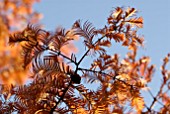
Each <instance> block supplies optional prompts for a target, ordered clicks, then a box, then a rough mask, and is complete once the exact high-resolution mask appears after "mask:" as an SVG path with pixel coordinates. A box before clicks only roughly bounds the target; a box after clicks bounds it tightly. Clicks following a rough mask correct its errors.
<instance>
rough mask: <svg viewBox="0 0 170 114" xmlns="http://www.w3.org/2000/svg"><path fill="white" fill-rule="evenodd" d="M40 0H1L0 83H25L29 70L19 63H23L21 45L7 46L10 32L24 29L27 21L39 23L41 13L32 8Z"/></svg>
mask: <svg viewBox="0 0 170 114" xmlns="http://www.w3.org/2000/svg"><path fill="white" fill-rule="evenodd" d="M35 2H38V0H0V58H1V61H0V83H4V84H10V83H12V84H23V83H24V81H25V80H26V74H27V71H24V70H23V69H22V67H20V66H19V65H18V66H16V65H17V64H22V61H21V58H19V57H18V54H19V53H18V52H20V51H21V47H20V46H15V47H13V48H11V47H9V46H7V45H8V38H9V34H11V33H12V32H14V31H17V30H22V29H23V28H25V26H26V25H27V22H28V21H29V22H31V23H37V21H38V20H39V19H40V18H41V14H39V13H37V12H36V11H34V10H33V9H32V6H33V4H34V3H35Z"/></svg>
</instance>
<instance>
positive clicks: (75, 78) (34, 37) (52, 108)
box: [0, 1, 170, 114]
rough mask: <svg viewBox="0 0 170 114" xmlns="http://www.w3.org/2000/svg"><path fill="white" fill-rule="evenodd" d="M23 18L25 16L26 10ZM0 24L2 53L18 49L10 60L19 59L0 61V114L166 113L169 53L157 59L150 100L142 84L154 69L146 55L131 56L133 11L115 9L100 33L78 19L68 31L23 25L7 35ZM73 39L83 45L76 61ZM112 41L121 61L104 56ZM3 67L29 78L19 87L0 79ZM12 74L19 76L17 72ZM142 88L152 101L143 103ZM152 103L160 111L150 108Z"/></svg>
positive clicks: (135, 25) (136, 22)
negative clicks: (158, 74)
mask: <svg viewBox="0 0 170 114" xmlns="http://www.w3.org/2000/svg"><path fill="white" fill-rule="evenodd" d="M32 2H33V1H32ZM0 3H1V2H0ZM4 11H5V10H4ZM29 11H30V10H29ZM22 13H23V12H22ZM27 15H28V17H29V15H30V14H29V12H27ZM1 18H2V17H0V19H1ZM1 20H2V19H1ZM1 20H0V21H1ZM0 26H2V25H0ZM3 26H4V27H1V28H3V29H4V30H1V31H5V30H6V31H7V32H6V33H5V34H4V35H7V36H5V37H2V36H0V37H1V39H0V41H1V40H2V41H3V39H2V38H4V39H5V38H6V37H9V40H8V41H9V45H10V47H8V49H11V50H12V48H15V47H20V49H21V54H20V53H19V52H18V51H14V50H13V51H14V53H15V54H14V55H10V56H12V57H14V58H15V59H20V61H19V62H18V61H15V63H11V62H9V61H7V62H5V63H4V61H3V62H2V63H0V65H1V64H2V65H1V66H0V76H1V78H2V81H1V83H2V84H1V85H0V98H1V100H0V112H1V113H4V114H5V113H12V112H17V113H20V114H41V113H42V114H46V113H47V114H48V113H50V114H52V113H61V114H63V113H74V114H100V113H101V114H112V113H118V114H123V113H139V114H140V113H163V114H165V113H168V112H170V110H169V109H170V96H169V95H168V94H167V93H168V91H169V89H170V72H169V71H168V70H167V69H166V65H167V63H168V62H169V57H170V54H168V55H167V56H166V57H165V58H164V59H163V65H162V66H161V70H162V84H161V86H160V88H158V92H157V94H156V96H154V95H153V93H152V92H151V91H152V87H149V86H148V84H149V83H150V82H151V81H152V77H153V73H154V70H155V66H154V65H151V64H150V58H149V57H148V56H142V57H140V58H139V57H138V58H137V53H138V49H139V47H141V46H143V41H144V38H143V37H142V36H139V35H138V34H137V33H138V29H140V28H142V27H143V18H142V17H138V16H137V10H136V9H135V8H130V7H128V8H123V7H117V8H115V9H114V10H113V11H112V12H111V14H110V15H109V17H108V18H107V24H106V25H104V27H102V28H100V29H96V28H95V27H94V26H93V24H92V23H90V22H89V21H85V22H82V21H80V20H77V21H75V23H74V24H73V26H72V27H71V28H70V29H68V30H66V29H65V28H62V27H59V28H57V29H56V30H55V31H54V32H49V31H46V30H44V29H43V28H42V27H41V26H40V25H38V24H30V23H29V24H28V25H27V26H26V27H25V28H24V29H23V30H20V31H15V33H12V34H10V35H9V36H8V34H9V31H10V30H11V29H8V27H7V26H5V24H4V25H3ZM9 26H11V25H9ZM14 27H15V26H14ZM1 31H0V33H1ZM0 35H1V34H0ZM77 38H79V39H83V44H84V46H85V49H79V50H81V51H84V54H83V55H81V56H80V57H77V55H76V46H75V45H73V42H74V41H75V40H77ZM113 43H120V44H121V45H122V47H125V48H127V49H128V53H127V54H126V56H125V57H120V56H119V54H117V53H115V54H113V55H111V54H109V53H108V50H109V49H110V48H111V47H112V44H113ZM4 45H5V46H6V43H4ZM11 46H12V48H11ZM6 47H7V46H6ZM77 48H78V47H77ZM0 49H1V48H0ZM5 49H6V48H5ZM5 49H4V50H5ZM1 50H2V51H4V50H3V49H1ZM19 54H20V56H17V55H19ZM0 56H1V55H0ZM10 56H9V57H10ZM3 57H6V56H5V55H3ZM78 58H79V59H78ZM86 58H90V59H92V60H93V61H92V62H89V61H88V62H87V65H86V66H83V65H82V62H83V61H86V60H87V59H86ZM4 60H6V58H5V59H4ZM8 62H9V63H8ZM5 64H8V65H9V66H12V64H13V65H15V66H19V67H21V68H20V69H21V70H22V72H21V73H23V72H27V73H25V74H22V75H21V76H22V77H27V76H29V78H30V79H31V81H29V82H27V83H25V84H22V85H19V84H17V82H15V83H13V81H12V82H11V81H7V80H3V76H4V72H6V73H10V69H11V67H9V66H7V67H6V68H8V69H9V70H4V69H3V68H4V66H5ZM21 64H22V65H21ZM15 68H17V67H15ZM12 74H13V75H19V74H18V71H17V72H14V71H13V73H12ZM13 75H9V76H8V79H12V78H10V77H14V76H13ZM21 79H24V78H21ZM5 82H6V83H5ZM21 82H23V80H22V81H21ZM11 83H12V84H11ZM89 85H90V87H89ZM92 86H93V87H94V88H93V87H92ZM143 90H145V91H147V92H148V93H149V94H150V95H151V97H152V98H153V99H151V101H150V102H149V103H148V102H146V101H144V98H143V96H142V95H141V93H142V91H143ZM156 104H159V105H160V107H158V108H154V105H156Z"/></svg>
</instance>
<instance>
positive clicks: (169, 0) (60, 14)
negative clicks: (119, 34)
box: [34, 0, 170, 100]
mask: <svg viewBox="0 0 170 114" xmlns="http://www.w3.org/2000/svg"><path fill="white" fill-rule="evenodd" d="M117 6H126V7H127V6H130V7H134V8H136V9H138V10H139V13H138V16H142V17H143V18H144V28H142V29H141V30H140V35H144V37H145V48H143V49H140V52H139V56H143V55H146V56H150V57H151V63H152V64H155V65H156V70H157V71H156V73H155V75H154V77H155V78H154V81H155V82H154V81H153V83H152V84H151V85H150V86H151V87H152V90H151V91H153V92H154V93H156V92H157V91H156V90H158V88H159V86H160V83H158V82H160V79H161V73H160V65H161V63H162V59H163V57H164V56H165V55H166V54H167V53H169V52H170V0H41V2H40V3H38V4H35V5H34V9H35V10H36V11H38V12H40V13H42V14H43V15H44V17H43V19H42V20H41V23H42V24H43V25H44V26H45V29H47V30H49V31H54V30H55V28H56V27H57V26H63V27H65V28H66V29H68V28H70V27H71V26H72V25H73V23H74V22H75V21H76V20H78V19H82V20H84V21H86V20H89V21H90V22H92V23H93V25H94V26H96V27H97V28H100V27H101V28H102V27H103V26H104V25H105V24H106V20H107V17H108V16H109V15H110V11H111V10H113V7H117ZM76 45H77V46H80V44H79V43H76ZM80 47H81V46H80ZM79 51H80V49H79ZM110 51H113V53H115V52H117V53H119V54H120V55H121V56H122V57H124V56H125V55H124V49H122V48H120V46H118V47H117V46H115V47H114V48H113V49H110ZM145 96H146V99H145V100H147V99H150V97H149V95H145Z"/></svg>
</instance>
